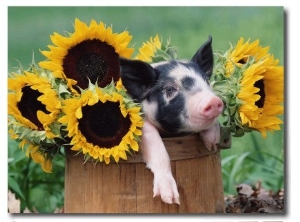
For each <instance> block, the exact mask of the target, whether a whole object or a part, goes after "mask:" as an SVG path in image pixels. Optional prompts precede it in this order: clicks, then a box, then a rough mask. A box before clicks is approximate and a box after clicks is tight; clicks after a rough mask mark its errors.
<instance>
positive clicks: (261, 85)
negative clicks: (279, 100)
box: [254, 79, 266, 108]
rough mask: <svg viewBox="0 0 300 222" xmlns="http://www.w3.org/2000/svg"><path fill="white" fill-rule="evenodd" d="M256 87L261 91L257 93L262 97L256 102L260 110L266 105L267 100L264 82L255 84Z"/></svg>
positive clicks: (260, 81) (259, 81)
mask: <svg viewBox="0 0 300 222" xmlns="http://www.w3.org/2000/svg"><path fill="white" fill-rule="evenodd" d="M254 87H257V88H259V89H260V90H259V92H258V93H257V94H258V95H260V99H259V100H257V101H256V102H255V105H256V106H257V107H258V108H263V107H264V103H265V98H266V93H265V84H264V81H263V80H262V79H260V80H258V81H257V82H255V83H254Z"/></svg>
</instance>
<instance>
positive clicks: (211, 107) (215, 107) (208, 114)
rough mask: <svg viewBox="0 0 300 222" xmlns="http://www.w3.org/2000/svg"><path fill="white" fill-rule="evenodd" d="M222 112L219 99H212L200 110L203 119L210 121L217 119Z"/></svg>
mask: <svg viewBox="0 0 300 222" xmlns="http://www.w3.org/2000/svg"><path fill="white" fill-rule="evenodd" d="M222 111H223V102H222V100H221V99H220V98H219V97H212V98H211V99H210V100H209V101H207V103H206V104H205V106H204V107H203V108H202V110H201V114H202V116H203V117H205V118H208V119H212V118H216V117H218V116H219V115H220V114H221V113H222Z"/></svg>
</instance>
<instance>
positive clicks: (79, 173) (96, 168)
mask: <svg viewBox="0 0 300 222" xmlns="http://www.w3.org/2000/svg"><path fill="white" fill-rule="evenodd" d="M163 141H164V144H165V146H166V148H167V151H168V153H169V155H170V159H171V167H172V173H173V176H174V178H175V180H176V182H177V187H178V191H179V195H180V205H177V204H171V205H170V204H166V203H163V202H162V201H161V199H160V197H155V198H153V174H152V172H151V171H150V170H149V169H147V168H146V165H145V163H143V161H142V159H141V156H140V155H139V154H136V155H135V156H133V157H132V158H130V159H128V160H127V161H123V162H119V163H118V164H116V163H110V164H108V165H107V164H105V163H97V164H94V163H92V162H86V163H83V162H84V161H83V156H82V155H76V156H75V155H74V154H75V153H74V152H72V151H68V152H66V153H67V158H66V171H65V202H64V212H65V213H223V212H224V208H225V206H224V194H223V183H222V171H221V159H220V152H219V151H208V150H207V149H205V148H204V146H203V143H202V141H201V140H200V138H199V136H197V135H191V136H185V137H175V138H165V139H163Z"/></svg>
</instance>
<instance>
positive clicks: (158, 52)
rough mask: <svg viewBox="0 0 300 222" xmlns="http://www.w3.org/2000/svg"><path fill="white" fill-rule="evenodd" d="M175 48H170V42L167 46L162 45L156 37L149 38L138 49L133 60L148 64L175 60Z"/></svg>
mask: <svg viewBox="0 0 300 222" xmlns="http://www.w3.org/2000/svg"><path fill="white" fill-rule="evenodd" d="M176 58H177V53H176V48H175V47H172V46H171V44H170V40H168V41H167V44H166V45H165V44H163V43H162V41H161V40H160V38H159V37H158V35H156V36H155V37H154V38H153V37H150V40H149V41H146V42H144V43H143V44H142V46H141V47H140V48H139V53H138V55H137V56H136V57H135V58H134V59H138V60H142V61H144V62H148V63H154V62H160V61H168V60H171V59H176Z"/></svg>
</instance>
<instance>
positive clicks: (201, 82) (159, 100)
mask: <svg viewBox="0 0 300 222" xmlns="http://www.w3.org/2000/svg"><path fill="white" fill-rule="evenodd" d="M211 43H212V38H211V37H209V39H208V40H207V41H206V42H205V43H204V44H203V45H202V46H201V47H200V48H199V50H198V51H197V52H196V54H195V55H194V56H193V58H192V59H191V61H181V60H180V61H177V60H174V61H167V62H159V63H155V64H151V65H149V64H148V63H145V62H142V61H138V60H126V59H122V58H121V59H120V65H121V78H122V82H123V84H124V86H125V88H126V89H127V91H128V93H129V94H130V95H131V97H132V98H133V99H135V100H136V101H137V102H139V103H141V104H142V109H143V113H144V115H145V123H144V126H143V129H142V131H143V135H142V141H141V144H140V151H141V153H142V157H143V160H144V162H145V163H146V166H147V167H148V168H149V169H150V170H151V171H152V172H153V174H154V182H153V184H154V187H153V193H154V194H153V196H154V197H155V196H158V195H160V196H161V199H162V200H163V201H164V202H166V203H169V204H172V203H177V204H180V201H179V193H178V190H177V185H176V182H175V180H174V178H173V176H172V172H171V163H170V159H169V155H168V153H167V151H166V148H165V146H164V144H163V141H162V139H161V135H163V134H167V135H179V134H188V133H200V135H201V136H202V139H203V141H204V144H205V146H206V148H207V149H209V150H210V149H216V148H217V143H218V142H219V140H220V128H219V123H218V121H217V117H218V116H219V115H220V114H221V112H222V110H223V102H222V100H221V99H220V98H219V97H217V96H216V95H215V94H214V93H213V91H212V89H211V87H210V86H209V82H208V80H209V78H210V76H211V74H212V69H213V52H212V47H211ZM187 149H188V148H187Z"/></svg>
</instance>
